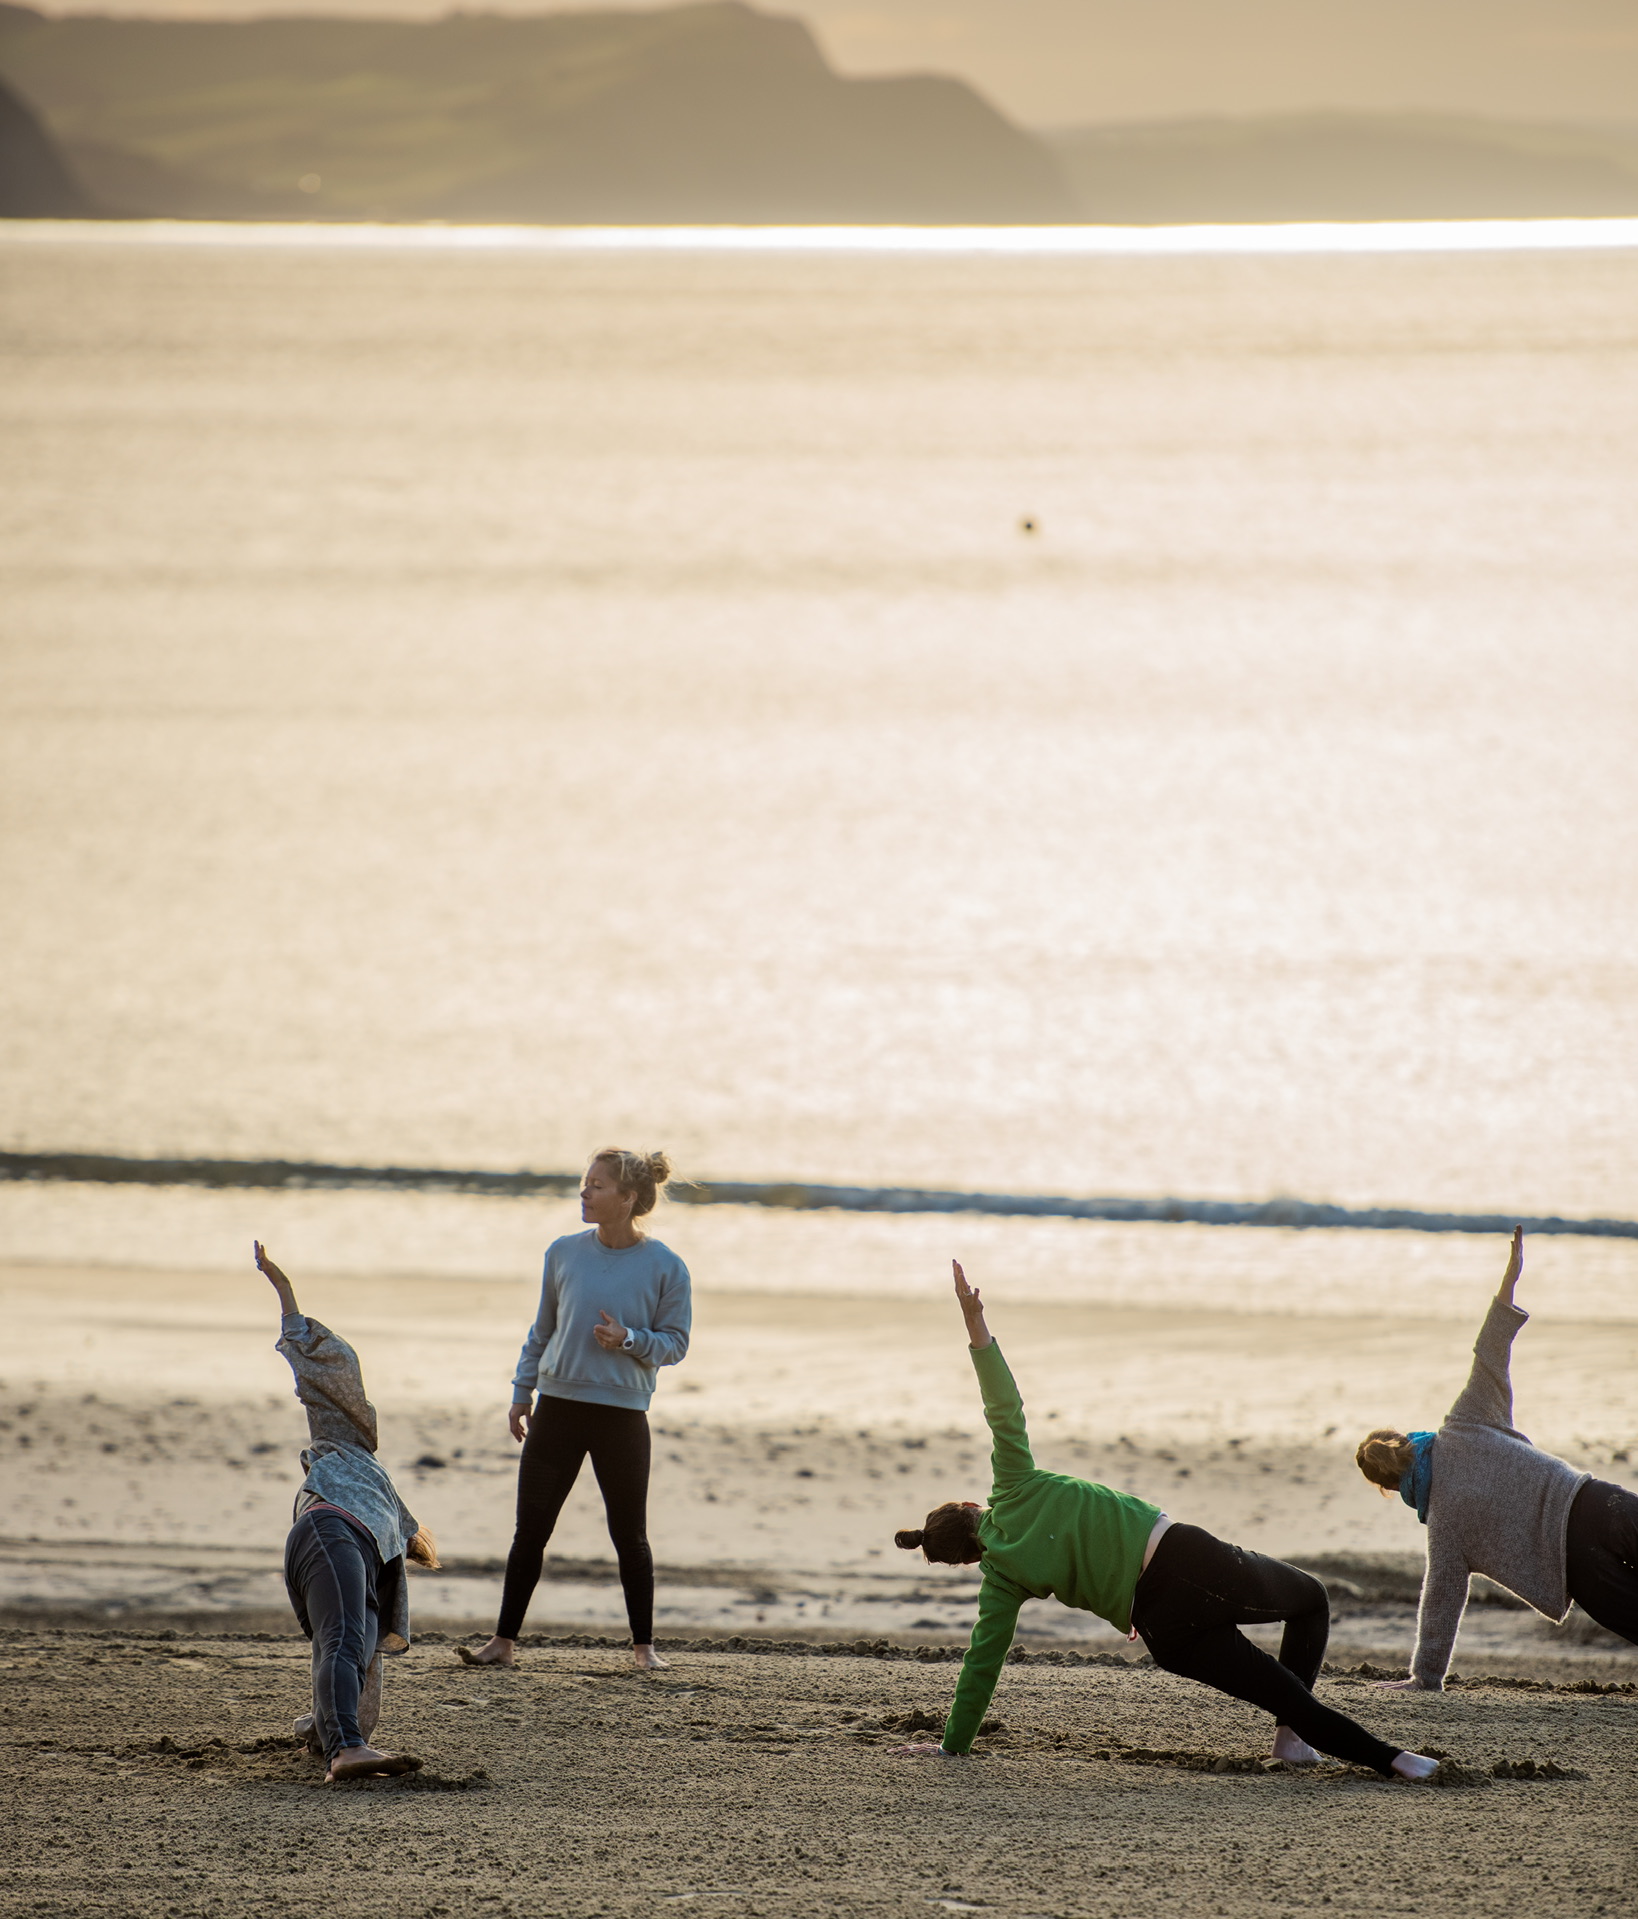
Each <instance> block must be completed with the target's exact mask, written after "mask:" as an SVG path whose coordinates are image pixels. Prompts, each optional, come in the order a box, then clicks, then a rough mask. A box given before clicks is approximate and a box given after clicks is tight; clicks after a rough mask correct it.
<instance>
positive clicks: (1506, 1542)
mask: <svg viewBox="0 0 1638 1919" xmlns="http://www.w3.org/2000/svg"><path fill="white" fill-rule="evenodd" d="M1529 1317H1530V1315H1529V1314H1528V1313H1527V1312H1525V1311H1523V1310H1522V1308H1520V1307H1518V1306H1513V1305H1509V1303H1508V1302H1507V1301H1506V1300H1504V1299H1501V1298H1499V1297H1498V1298H1496V1299H1493V1300H1492V1301H1491V1302H1490V1311H1489V1312H1488V1313H1487V1314H1486V1315H1485V1322H1484V1325H1483V1326H1482V1327H1481V1328H1480V1329H1479V1337H1478V1339H1477V1341H1475V1343H1474V1347H1473V1371H1472V1373H1471V1374H1470V1375H1469V1376H1468V1382H1467V1385H1466V1386H1465V1387H1464V1388H1463V1390H1462V1395H1461V1397H1460V1398H1459V1399H1458V1400H1457V1401H1456V1404H1455V1405H1454V1406H1452V1407H1451V1409H1450V1411H1449V1412H1448V1413H1447V1414H1446V1415H1445V1423H1444V1424H1443V1425H1442V1426H1441V1427H1440V1428H1439V1431H1438V1435H1437V1436H1436V1438H1435V1439H1434V1442H1433V1490H1432V1492H1431V1493H1430V1494H1429V1496H1428V1568H1427V1572H1426V1574H1425V1575H1424V1577H1423V1580H1422V1604H1421V1609H1420V1611H1419V1612H1418V1614H1417V1620H1416V1653H1415V1656H1414V1657H1413V1658H1412V1660H1411V1672H1412V1673H1413V1675H1414V1676H1415V1677H1416V1678H1417V1679H1418V1680H1419V1681H1420V1682H1421V1684H1422V1685H1424V1686H1426V1687H1428V1688H1429V1689H1430V1690H1431V1691H1434V1692H1437V1691H1439V1690H1440V1689H1441V1688H1442V1687H1443V1685H1444V1679H1445V1672H1446V1670H1447V1668H1448V1667H1449V1665H1450V1655H1451V1653H1452V1651H1453V1650H1454V1648H1455V1645H1456V1633H1457V1630H1458V1628H1459V1627H1460V1626H1461V1623H1462V1614H1463V1612H1464V1611H1465V1610H1466V1609H1467V1585H1468V1575H1469V1574H1470V1573H1483V1574H1484V1576H1485V1578H1487V1579H1493V1580H1495V1582H1496V1584H1497V1585H1498V1586H1505V1587H1506V1588H1507V1590H1508V1591H1509V1592H1511V1593H1517V1595H1518V1596H1519V1598H1520V1599H1522V1600H1523V1601H1524V1602H1525V1604H1526V1605H1528V1606H1534V1607H1535V1609H1536V1611H1537V1612H1539V1613H1545V1614H1546V1615H1547V1617H1548V1618H1549V1619H1552V1620H1559V1619H1562V1618H1563V1617H1564V1615H1565V1614H1566V1613H1567V1612H1568V1611H1569V1610H1570V1594H1569V1589H1568V1586H1567V1584H1566V1578H1567V1575H1566V1572H1565V1563H1564V1561H1565V1553H1564V1539H1565V1534H1566V1533H1567V1532H1568V1530H1569V1525H1570V1507H1571V1505H1572V1504H1573V1503H1574V1500H1575V1496H1576V1494H1577V1493H1578V1492H1580V1490H1581V1488H1582V1487H1583V1486H1584V1485H1586V1483H1587V1481H1588V1480H1589V1479H1590V1478H1591V1476H1592V1475H1591V1474H1590V1473H1583V1472H1577V1471H1576V1469H1575V1467H1573V1466H1571V1465H1570V1464H1569V1463H1568V1462H1567V1461H1565V1460H1562V1459H1559V1458H1557V1457H1556V1456H1555V1455H1554V1454H1552V1453H1544V1452H1542V1451H1541V1449H1540V1448H1539V1447H1537V1446H1532V1445H1531V1444H1530V1442H1529V1440H1528V1439H1526V1438H1525V1436H1524V1434H1523V1433H1521V1432H1519V1431H1518V1430H1517V1429H1516V1428H1515V1426H1514V1425H1513V1382H1512V1379H1511V1376H1510V1372H1509V1366H1510V1361H1511V1357H1512V1349H1513V1341H1514V1340H1515V1339H1516V1338H1517V1337H1518V1334H1519V1330H1520V1328H1521V1327H1522V1326H1523V1325H1524V1323H1525V1321H1526V1320H1528V1319H1529Z"/></svg>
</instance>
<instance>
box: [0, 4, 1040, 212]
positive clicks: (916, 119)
mask: <svg viewBox="0 0 1638 1919" xmlns="http://www.w3.org/2000/svg"><path fill="white" fill-rule="evenodd" d="M0 75H4V76H5V77H6V79H7V80H8V81H9V82H10V83H11V84H12V85H13V86H14V87H15V88H16V89H17V90H18V91H19V92H20V93H21V94H23V95H24V96H25V97H26V98H27V99H28V100H29V101H30V102H32V104H33V106H34V107H35V109H36V111H37V112H38V113H39V114H40V115H41V116H42V117H43V118H44V119H45V121H46V122H47V124H48V125H49V127H50V129H51V131H52V133H53V134H54V136H55V137H56V139H57V140H58V141H59V142H60V144H61V145H62V147H63V149H64V150H65V152H66V153H67V154H68V155H69V156H70V157H71V159H72V161H73V163H74V164H75V165H76V167H77V168H78V170H79V172H80V173H81V175H82V177H83V178H84V179H85V180H86V181H87V183H88V184H89V185H90V186H91V188H92V189H93V191H94V192H95V193H96V195H97V197H98V198H99V199H100V200H101V201H102V202H103V203H104V204H105V205H107V206H108V207H109V208H110V209H112V210H117V211H119V212H122V213H126V214H140V215H172V216H182V217H193V218H200V217H216V218H229V219H245V218H269V219H289V218H302V219H315V218H318V219H388V220H429V219H431V220H458V221H490V220H494V221H542V222H563V223H605V222H606V223H612V224H626V223H638V224H649V223H675V222H711V223H715V222H729V223H741V222H746V223H756V222H768V221H773V222H804V223H807V222H833V221H834V222H892V223H897V222H906V223H917V224H934V225H936V224H944V223H950V222H967V221H980V222H997V223H1010V222H1019V221H1031V222H1032V221H1061V220H1072V219H1075V218H1076V217H1077V208H1076V204H1075V201H1074V199H1073V198H1072V197H1071V195H1070V193H1069V191H1068V188H1067V187H1066V185H1065V184H1064V181H1063V177H1062V174H1061V173H1060V171H1059V167H1058V163H1057V161H1056V159H1055V158H1054V156H1053V155H1052V154H1051V153H1050V152H1049V151H1048V150H1047V149H1046V148H1045V146H1044V145H1043V144H1042V143H1041V142H1039V141H1038V140H1036V139H1035V138H1034V137H1033V136H1031V135H1029V134H1027V133H1025V132H1023V131H1021V130H1020V129H1019V128H1017V127H1015V126H1013V125H1012V124H1011V123H1010V122H1009V121H1007V120H1005V119H1004V118H1003V117H1002V116H1001V115H1000V114H999V113H997V112H996V111H995V110H994V108H992V107H990V106H989V105H988V104H987V103H986V102H985V101H984V100H983V99H982V98H981V97H980V96H979V95H978V94H977V93H975V92H974V91H973V90H972V88H970V87H968V86H967V85H965V84H964V83H963V82H960V81H956V80H948V79H940V78H937V77H932V76H919V75H913V76H907V77H904V78H894V79H869V80H851V79H844V78H842V77H840V76H839V75H837V74H836V73H834V72H833V71H832V70H831V68H830V67H829V66H828V65H827V64H826V62H825V60H824V57H823V55H822V54H821V53H820V51H819V48H818V46H817V44H816V43H815V41H814V39H813V37H812V35H811V34H810V33H809V32H808V30H807V28H806V27H805V26H803V25H802V24H801V22H800V21H797V20H792V19H785V18H779V17H775V16H773V15H769V14H763V13H759V12H756V11H755V10H753V9H752V8H750V7H748V6H744V5H739V4H736V3H735V0H711V3H709V4H701V5H691V6H679V7H671V8H666V9H663V10H657V11H652V12H632V13H624V12H619V13H607V12H605V13H585V14H572V13H571V14H561V13H560V14H548V15H536V16H506V15H483V14H453V15H450V16H449V17H447V18H445V19H442V20H433V21H421V22H407V21H374V20H354V19H346V20H343V19H259V20H249V21H242V22H229V21H173V20H133V19H111V18H107V17H100V16H92V15H68V16H49V17H48V16H45V15H42V14H39V13H37V12H34V11H33V10H32V9H29V8H24V7H16V6H0Z"/></svg>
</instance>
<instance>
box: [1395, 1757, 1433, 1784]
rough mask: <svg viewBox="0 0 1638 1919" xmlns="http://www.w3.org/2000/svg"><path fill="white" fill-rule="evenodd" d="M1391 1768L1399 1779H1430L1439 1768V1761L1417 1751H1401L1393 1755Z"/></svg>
mask: <svg viewBox="0 0 1638 1919" xmlns="http://www.w3.org/2000/svg"><path fill="white" fill-rule="evenodd" d="M1393 1769H1394V1771H1395V1772H1396V1773H1398V1775H1399V1777H1400V1778H1401V1779H1431V1778H1432V1777H1433V1775H1434V1774H1435V1773H1436V1772H1437V1771H1438V1770H1439V1762H1438V1760H1437V1759H1429V1758H1427V1757H1426V1756H1425V1755H1424V1754H1422V1753H1419V1752H1402V1753H1399V1754H1398V1755H1397V1756H1396V1757H1395V1759H1394V1761H1393Z"/></svg>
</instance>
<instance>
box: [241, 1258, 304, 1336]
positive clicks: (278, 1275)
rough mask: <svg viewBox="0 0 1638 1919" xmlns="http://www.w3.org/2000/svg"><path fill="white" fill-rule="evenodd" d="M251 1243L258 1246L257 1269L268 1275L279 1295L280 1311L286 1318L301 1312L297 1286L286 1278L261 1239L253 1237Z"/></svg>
mask: <svg viewBox="0 0 1638 1919" xmlns="http://www.w3.org/2000/svg"><path fill="white" fill-rule="evenodd" d="M250 1243H251V1245H252V1246H254V1247H255V1248H256V1269H257V1271H258V1272H262V1273H265V1274H266V1275H267V1277H268V1278H269V1279H270V1280H271V1281H272V1283H273V1290H274V1292H276V1293H277V1294H278V1296H279V1311H280V1313H281V1314H282V1315H283V1316H284V1317H285V1318H289V1316H290V1315H291V1314H292V1313H299V1312H300V1311H301V1308H300V1307H299V1306H298V1305H297V1304H296V1289H295V1287H294V1286H292V1285H291V1284H290V1282H289V1280H288V1279H286V1278H285V1276H284V1274H283V1273H282V1272H280V1270H279V1268H278V1267H277V1266H275V1265H274V1264H273V1262H272V1260H270V1259H269V1258H268V1256H267V1248H266V1247H265V1246H264V1245H263V1244H262V1242H261V1241H260V1240H259V1239H253V1240H252V1241H251V1242H250Z"/></svg>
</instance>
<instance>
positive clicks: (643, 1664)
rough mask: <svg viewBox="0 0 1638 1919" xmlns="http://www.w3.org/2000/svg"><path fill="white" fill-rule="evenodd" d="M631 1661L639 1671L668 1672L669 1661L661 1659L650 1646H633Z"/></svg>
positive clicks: (669, 1668)
mask: <svg viewBox="0 0 1638 1919" xmlns="http://www.w3.org/2000/svg"><path fill="white" fill-rule="evenodd" d="M631 1663H632V1664H633V1665H634V1666H635V1667H636V1668H637V1670H638V1671H639V1672H669V1671H670V1670H671V1661H670V1660H669V1659H662V1658H661V1657H660V1655H659V1654H658V1653H657V1652H656V1651H655V1650H654V1648H653V1647H652V1646H633V1647H632V1649H631Z"/></svg>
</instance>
